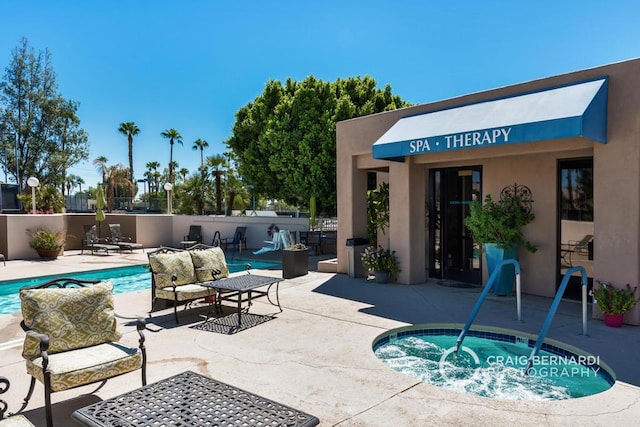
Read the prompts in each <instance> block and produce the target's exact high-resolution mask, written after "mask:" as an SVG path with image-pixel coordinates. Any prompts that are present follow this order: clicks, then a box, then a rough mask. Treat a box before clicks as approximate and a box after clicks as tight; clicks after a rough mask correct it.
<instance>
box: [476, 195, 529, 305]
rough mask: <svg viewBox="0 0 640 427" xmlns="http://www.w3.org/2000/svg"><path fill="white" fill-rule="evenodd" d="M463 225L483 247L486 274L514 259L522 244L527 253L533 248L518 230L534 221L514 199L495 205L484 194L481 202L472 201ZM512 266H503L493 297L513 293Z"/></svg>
mask: <svg viewBox="0 0 640 427" xmlns="http://www.w3.org/2000/svg"><path fill="white" fill-rule="evenodd" d="M469 212H470V214H469V216H468V217H467V218H466V219H465V221H464V224H465V226H466V227H467V229H468V230H469V232H471V234H472V235H473V239H474V241H475V242H476V243H478V244H481V245H483V247H484V251H485V258H486V260H487V268H488V271H489V275H491V273H493V270H494V269H495V268H496V266H497V265H498V264H499V263H500V262H501V261H502V260H505V259H518V246H519V245H521V244H524V246H525V248H526V249H527V250H528V251H529V252H532V253H533V252H535V251H536V250H537V248H536V246H535V245H533V244H531V243H530V242H528V241H526V240H525V239H524V236H523V233H522V228H523V227H524V226H526V225H527V224H529V223H530V222H531V221H533V220H534V219H535V215H534V214H533V213H532V212H530V211H529V210H528V209H527V208H526V207H525V206H524V204H523V203H522V202H521V200H520V197H518V196H505V197H504V198H503V199H502V200H501V201H499V202H495V201H494V200H493V199H492V198H491V195H487V196H486V197H485V199H484V203H482V202H480V201H479V200H474V201H473V202H471V205H470V211H469ZM514 274H515V270H514V267H513V266H512V265H507V266H505V268H504V269H503V271H501V273H500V274H499V275H498V277H497V280H496V281H495V283H494V284H493V291H494V293H495V294H497V295H510V294H511V293H512V292H513V277H514Z"/></svg>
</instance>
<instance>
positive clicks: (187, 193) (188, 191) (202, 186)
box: [175, 174, 210, 215]
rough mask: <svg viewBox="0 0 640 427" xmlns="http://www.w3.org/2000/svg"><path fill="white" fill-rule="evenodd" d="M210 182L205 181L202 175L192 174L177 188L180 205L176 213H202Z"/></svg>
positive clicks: (176, 195) (176, 192) (176, 194)
mask: <svg viewBox="0 0 640 427" xmlns="http://www.w3.org/2000/svg"><path fill="white" fill-rule="evenodd" d="M209 186H210V183H208V182H206V181H203V179H202V176H201V175H196V174H194V175H192V176H191V177H189V178H187V179H186V180H185V181H184V183H183V184H182V185H180V186H178V187H176V189H175V197H176V199H177V200H178V205H177V207H176V209H175V211H176V213H181V214H185V215H193V214H202V213H203V212H204V211H205V205H206V203H207V198H208V195H209V193H210V192H209V191H208V187H209Z"/></svg>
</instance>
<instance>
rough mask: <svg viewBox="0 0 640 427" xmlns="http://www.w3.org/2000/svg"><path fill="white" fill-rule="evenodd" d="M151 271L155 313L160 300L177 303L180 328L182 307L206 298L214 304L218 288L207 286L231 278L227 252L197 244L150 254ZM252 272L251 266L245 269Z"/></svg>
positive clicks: (174, 313) (166, 248)
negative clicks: (184, 304) (179, 308)
mask: <svg viewBox="0 0 640 427" xmlns="http://www.w3.org/2000/svg"><path fill="white" fill-rule="evenodd" d="M147 256H148V258H149V268H150V269H151V311H153V310H154V308H155V306H156V303H157V301H158V300H161V299H163V300H168V301H173V315H174V319H175V321H176V324H178V323H179V319H178V304H179V303H190V302H193V301H195V300H198V299H203V298H206V299H208V300H209V301H213V300H214V298H215V296H216V289H215V288H214V287H210V286H209V287H207V286H203V284H205V283H210V282H212V281H215V280H220V279H222V278H225V277H229V268H228V266H227V262H226V258H225V255H224V252H223V251H222V249H221V248H219V247H212V246H207V245H203V244H196V245H194V246H191V247H190V248H188V249H177V248H168V247H162V248H159V249H157V250H155V251H152V252H148V253H147ZM245 267H246V269H247V270H248V269H249V268H251V266H250V265H248V264H246V265H245Z"/></svg>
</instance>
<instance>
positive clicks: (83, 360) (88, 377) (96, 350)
mask: <svg viewBox="0 0 640 427" xmlns="http://www.w3.org/2000/svg"><path fill="white" fill-rule="evenodd" d="M141 367H142V353H141V352H140V350H139V349H137V348H130V347H126V346H124V345H121V344H118V343H106V344H100V345H96V346H93V347H87V348H81V349H78V350H71V351H67V352H64V353H58V354H52V355H49V366H48V368H49V370H50V371H51V391H53V392H56V391H61V390H67V389H70V388H73V387H78V386H81V385H84V384H91V383H94V382H97V381H102V380H105V379H108V378H112V377H114V376H116V375H120V374H124V373H126V372H131V371H135V370H136V369H139V368H141ZM27 373H28V374H29V375H31V376H33V377H34V378H36V379H37V380H38V381H41V382H44V374H43V372H42V358H41V357H38V358H35V359H33V360H27Z"/></svg>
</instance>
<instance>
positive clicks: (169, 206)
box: [164, 182, 173, 214]
mask: <svg viewBox="0 0 640 427" xmlns="http://www.w3.org/2000/svg"><path fill="white" fill-rule="evenodd" d="M164 190H165V191H166V192H167V213H168V214H171V210H172V209H171V208H172V207H171V190H173V184H171V183H170V182H167V183H166V184H165V185H164Z"/></svg>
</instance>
